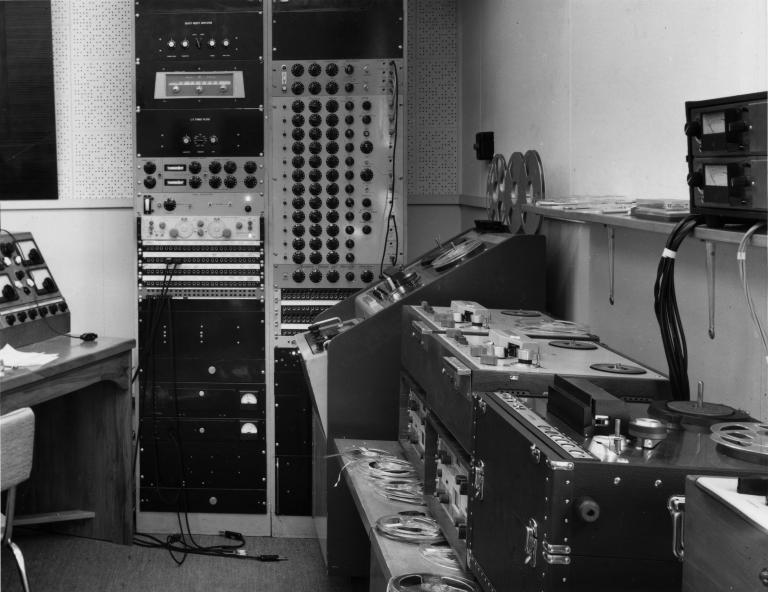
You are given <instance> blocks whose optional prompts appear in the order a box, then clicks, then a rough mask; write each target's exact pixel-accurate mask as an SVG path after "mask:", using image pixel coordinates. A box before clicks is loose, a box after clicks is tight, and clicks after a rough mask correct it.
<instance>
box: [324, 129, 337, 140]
mask: <svg viewBox="0 0 768 592" xmlns="http://www.w3.org/2000/svg"><path fill="white" fill-rule="evenodd" d="M325 137H326V138H328V139H329V140H336V139H337V138H338V137H339V130H338V129H336V128H335V127H329V128H328V129H327V130H326V132H325Z"/></svg>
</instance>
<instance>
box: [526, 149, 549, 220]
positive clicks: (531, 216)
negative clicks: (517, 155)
mask: <svg viewBox="0 0 768 592" xmlns="http://www.w3.org/2000/svg"><path fill="white" fill-rule="evenodd" d="M524 158H525V172H526V175H527V177H528V185H527V186H526V191H525V194H524V196H523V197H524V200H525V201H524V202H523V203H526V204H528V205H531V206H533V205H536V203H537V202H539V201H543V200H544V199H545V191H544V167H543V166H542V164H541V157H540V156H539V153H538V152H537V151H536V150H529V151H528V152H526V153H525V157H524ZM522 220H523V229H524V230H525V232H526V234H536V233H537V232H539V229H540V228H541V220H542V217H541V214H536V213H534V212H530V211H528V212H523V214H522Z"/></svg>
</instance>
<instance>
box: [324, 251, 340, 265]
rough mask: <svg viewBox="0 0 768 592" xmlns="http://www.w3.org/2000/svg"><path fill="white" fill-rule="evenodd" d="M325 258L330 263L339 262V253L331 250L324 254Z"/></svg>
mask: <svg viewBox="0 0 768 592" xmlns="http://www.w3.org/2000/svg"><path fill="white" fill-rule="evenodd" d="M325 260H326V261H327V262H328V263H330V264H331V265H334V264H336V263H338V262H339V254H338V253H337V252H336V251H331V252H330V253H328V254H327V255H326V256H325Z"/></svg>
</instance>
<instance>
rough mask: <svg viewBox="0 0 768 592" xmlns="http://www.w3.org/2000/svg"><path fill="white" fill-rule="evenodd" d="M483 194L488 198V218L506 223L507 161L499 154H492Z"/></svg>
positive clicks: (507, 207) (507, 209)
mask: <svg viewBox="0 0 768 592" xmlns="http://www.w3.org/2000/svg"><path fill="white" fill-rule="evenodd" d="M485 195H486V198H487V200H488V219H489V220H493V221H499V222H502V223H506V219H507V218H508V217H509V207H510V197H509V184H508V183H507V161H506V160H505V158H504V156H503V155H501V154H496V155H494V157H493V158H492V159H491V164H490V165H489V166H488V178H487V181H486V186H485Z"/></svg>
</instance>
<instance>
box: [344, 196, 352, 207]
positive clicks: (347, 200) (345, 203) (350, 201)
mask: <svg viewBox="0 0 768 592" xmlns="http://www.w3.org/2000/svg"><path fill="white" fill-rule="evenodd" d="M344 205H345V206H347V207H348V208H353V207H354V206H355V200H354V199H352V198H351V197H348V198H347V199H345V200H344Z"/></svg>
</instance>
